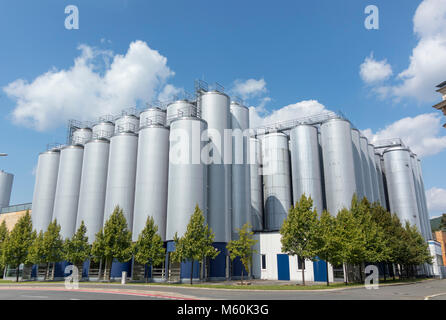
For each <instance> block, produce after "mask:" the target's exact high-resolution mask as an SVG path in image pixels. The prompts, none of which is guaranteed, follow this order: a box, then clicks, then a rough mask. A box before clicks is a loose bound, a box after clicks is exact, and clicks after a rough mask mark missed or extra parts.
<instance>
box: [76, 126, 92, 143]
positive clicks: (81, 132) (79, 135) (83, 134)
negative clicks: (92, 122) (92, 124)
mask: <svg viewBox="0 0 446 320" xmlns="http://www.w3.org/2000/svg"><path fill="white" fill-rule="evenodd" d="M92 134H93V133H92V130H91V129H90V128H81V129H77V130H76V131H74V132H73V137H72V139H71V143H72V144H81V145H84V144H85V143H86V142H87V141H89V140H90V139H91V137H92Z"/></svg>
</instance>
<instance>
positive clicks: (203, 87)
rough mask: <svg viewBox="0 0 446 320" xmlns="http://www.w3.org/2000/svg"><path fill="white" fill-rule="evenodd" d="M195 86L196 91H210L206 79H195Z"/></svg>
mask: <svg viewBox="0 0 446 320" xmlns="http://www.w3.org/2000/svg"><path fill="white" fill-rule="evenodd" d="M194 87H195V92H196V93H198V92H207V91H209V85H208V83H207V82H206V81H204V80H199V79H197V80H195V81H194Z"/></svg>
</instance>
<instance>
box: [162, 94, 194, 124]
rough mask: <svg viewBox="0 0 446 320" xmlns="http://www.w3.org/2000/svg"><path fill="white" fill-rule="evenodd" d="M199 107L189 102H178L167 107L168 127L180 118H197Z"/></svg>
mask: <svg viewBox="0 0 446 320" xmlns="http://www.w3.org/2000/svg"><path fill="white" fill-rule="evenodd" d="M196 116H197V107H196V106H195V105H194V104H193V103H192V102H190V101H188V100H178V101H175V102H173V103H171V104H169V105H168V106H167V115H166V125H167V126H169V125H170V123H171V122H172V121H173V120H175V119H178V118H182V117H196Z"/></svg>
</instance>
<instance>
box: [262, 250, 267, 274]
mask: <svg viewBox="0 0 446 320" xmlns="http://www.w3.org/2000/svg"><path fill="white" fill-rule="evenodd" d="M265 269H266V255H264V254H262V270H265Z"/></svg>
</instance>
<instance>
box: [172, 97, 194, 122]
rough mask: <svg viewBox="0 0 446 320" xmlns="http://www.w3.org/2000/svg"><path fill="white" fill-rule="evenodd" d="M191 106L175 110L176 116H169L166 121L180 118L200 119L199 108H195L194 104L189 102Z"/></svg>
mask: <svg viewBox="0 0 446 320" xmlns="http://www.w3.org/2000/svg"><path fill="white" fill-rule="evenodd" d="M191 105H192V106H187V107H184V108H180V109H178V110H177V112H176V114H173V115H170V116H169V117H168V118H167V121H168V122H170V121H171V120H173V119H176V118H182V117H198V118H200V117H201V112H200V108H198V107H197V105H196V104H194V103H193V102H191Z"/></svg>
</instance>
